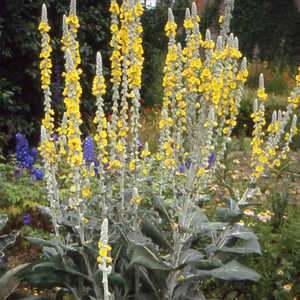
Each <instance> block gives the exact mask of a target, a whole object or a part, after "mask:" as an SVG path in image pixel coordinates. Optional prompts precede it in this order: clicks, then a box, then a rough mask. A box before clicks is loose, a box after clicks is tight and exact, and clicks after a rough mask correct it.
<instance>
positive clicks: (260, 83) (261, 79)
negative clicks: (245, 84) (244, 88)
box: [259, 73, 265, 90]
mask: <svg viewBox="0 0 300 300" xmlns="http://www.w3.org/2000/svg"><path fill="white" fill-rule="evenodd" d="M259 88H260V89H262V90H264V89H265V84H264V74H262V73H260V75H259Z"/></svg>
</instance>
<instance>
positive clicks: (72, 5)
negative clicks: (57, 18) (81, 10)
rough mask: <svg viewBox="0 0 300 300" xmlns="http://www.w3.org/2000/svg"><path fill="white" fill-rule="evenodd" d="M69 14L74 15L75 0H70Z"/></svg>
mask: <svg viewBox="0 0 300 300" xmlns="http://www.w3.org/2000/svg"><path fill="white" fill-rule="evenodd" d="M70 15H73V16H76V0H71V4H70Z"/></svg>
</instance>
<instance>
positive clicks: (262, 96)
mask: <svg viewBox="0 0 300 300" xmlns="http://www.w3.org/2000/svg"><path fill="white" fill-rule="evenodd" d="M257 97H259V98H262V99H263V100H266V99H267V97H268V95H267V94H266V93H265V92H264V90H263V89H261V88H259V89H258V90H257Z"/></svg>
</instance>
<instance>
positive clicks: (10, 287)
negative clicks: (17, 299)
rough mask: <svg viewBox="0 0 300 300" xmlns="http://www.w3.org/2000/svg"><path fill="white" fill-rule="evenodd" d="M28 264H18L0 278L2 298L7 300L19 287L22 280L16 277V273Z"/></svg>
mask: <svg viewBox="0 0 300 300" xmlns="http://www.w3.org/2000/svg"><path fill="white" fill-rule="evenodd" d="M27 265H28V264H23V265H20V266H17V267H15V268H13V269H11V270H9V271H8V272H6V273H5V274H4V275H3V276H2V277H1V278H0V299H1V300H5V299H6V298H8V297H9V295H10V294H12V293H13V292H14V290H15V289H16V288H17V287H18V285H19V283H20V280H19V279H17V278H16V277H15V275H16V274H17V273H18V272H20V271H21V270H22V269H24V268H25V267H26V266H27Z"/></svg>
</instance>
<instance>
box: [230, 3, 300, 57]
mask: <svg viewBox="0 0 300 300" xmlns="http://www.w3.org/2000/svg"><path fill="white" fill-rule="evenodd" d="M299 21H300V13H299V12H297V9H296V7H295V4H294V1H293V0H289V1H287V0H278V1H260V0H253V1H238V2H237V4H236V5H235V9H234V12H233V21H232V30H233V32H234V33H235V34H236V35H237V36H238V37H239V40H240V45H241V49H242V53H243V54H244V55H246V56H247V57H249V58H252V57H253V51H254V48H255V46H256V45H258V47H259V49H260V53H259V54H258V57H256V58H260V59H263V60H272V61H274V59H275V58H276V59H278V58H279V59H280V60H281V61H282V62H287V61H289V60H290V62H292V61H293V58H295V56H296V55H297V53H299V47H300V39H299V35H298V34H297V30H298V29H297V28H298V26H299Z"/></svg>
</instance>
